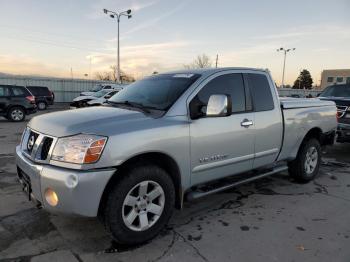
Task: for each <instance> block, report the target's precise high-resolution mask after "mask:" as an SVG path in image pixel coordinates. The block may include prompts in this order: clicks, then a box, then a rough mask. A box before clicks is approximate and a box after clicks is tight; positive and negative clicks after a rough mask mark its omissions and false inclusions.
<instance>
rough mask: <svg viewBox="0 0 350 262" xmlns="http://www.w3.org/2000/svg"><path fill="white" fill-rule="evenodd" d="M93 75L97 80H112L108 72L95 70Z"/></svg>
mask: <svg viewBox="0 0 350 262" xmlns="http://www.w3.org/2000/svg"><path fill="white" fill-rule="evenodd" d="M95 76H96V79H97V80H103V81H112V79H111V76H110V74H109V73H108V72H97V73H96V74H95Z"/></svg>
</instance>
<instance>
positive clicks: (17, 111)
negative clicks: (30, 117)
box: [7, 107, 26, 122]
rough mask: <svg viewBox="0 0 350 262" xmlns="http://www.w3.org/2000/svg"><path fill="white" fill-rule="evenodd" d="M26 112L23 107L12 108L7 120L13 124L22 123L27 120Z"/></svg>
mask: <svg viewBox="0 0 350 262" xmlns="http://www.w3.org/2000/svg"><path fill="white" fill-rule="evenodd" d="M25 116H26V114H25V111H24V109H23V108H21V107H12V108H11V109H10V110H9V112H8V114H7V119H8V120H10V121H13V122H21V121H23V120H24V119H25Z"/></svg>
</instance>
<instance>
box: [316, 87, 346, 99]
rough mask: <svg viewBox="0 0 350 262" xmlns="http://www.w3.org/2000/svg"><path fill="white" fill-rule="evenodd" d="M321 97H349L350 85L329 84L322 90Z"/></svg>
mask: <svg viewBox="0 0 350 262" xmlns="http://www.w3.org/2000/svg"><path fill="white" fill-rule="evenodd" d="M320 96H321V97H322V96H323V97H331V96H332V97H350V85H347V86H344V85H341V86H330V87H328V88H326V90H324V91H323V92H322V93H321V95H320Z"/></svg>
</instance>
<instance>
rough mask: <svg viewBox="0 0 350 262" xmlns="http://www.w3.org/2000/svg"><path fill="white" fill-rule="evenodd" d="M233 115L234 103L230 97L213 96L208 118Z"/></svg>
mask: <svg viewBox="0 0 350 262" xmlns="http://www.w3.org/2000/svg"><path fill="white" fill-rule="evenodd" d="M231 113H232V102H231V97H230V96H229V95H211V96H210V97H209V101H208V106H207V112H206V115H207V117H218V116H229V115H231Z"/></svg>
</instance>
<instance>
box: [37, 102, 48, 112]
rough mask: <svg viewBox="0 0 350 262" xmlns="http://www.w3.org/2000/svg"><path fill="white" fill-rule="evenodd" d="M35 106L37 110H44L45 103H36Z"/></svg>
mask: <svg viewBox="0 0 350 262" xmlns="http://www.w3.org/2000/svg"><path fill="white" fill-rule="evenodd" d="M37 106H38V109H39V110H46V108H47V104H46V102H43V101H40V102H38V104H37Z"/></svg>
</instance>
